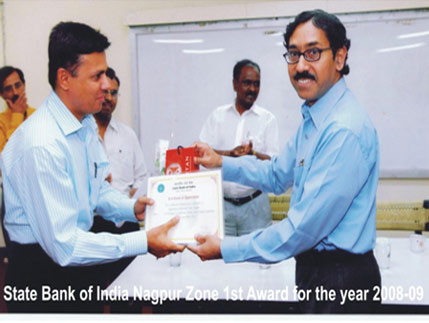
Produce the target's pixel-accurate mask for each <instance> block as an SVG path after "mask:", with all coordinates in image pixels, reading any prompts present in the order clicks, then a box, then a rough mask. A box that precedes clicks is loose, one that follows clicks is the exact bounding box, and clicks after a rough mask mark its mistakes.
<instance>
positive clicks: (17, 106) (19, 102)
mask: <svg viewBox="0 0 429 323" xmlns="http://www.w3.org/2000/svg"><path fill="white" fill-rule="evenodd" d="M6 103H7V105H8V106H9V108H10V109H11V110H12V112H15V113H24V112H25V111H26V110H27V97H26V96H25V93H24V94H22V95H21V96H19V97H18V99H16V101H15V102H12V100H10V99H7V100H6Z"/></svg>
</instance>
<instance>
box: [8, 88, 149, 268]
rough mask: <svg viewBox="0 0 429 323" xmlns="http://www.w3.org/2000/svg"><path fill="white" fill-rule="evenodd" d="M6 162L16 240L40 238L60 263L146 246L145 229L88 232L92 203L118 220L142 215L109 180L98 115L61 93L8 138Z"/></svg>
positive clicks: (132, 252) (94, 259) (111, 256)
mask: <svg viewBox="0 0 429 323" xmlns="http://www.w3.org/2000/svg"><path fill="white" fill-rule="evenodd" d="M1 168H2V176H3V189H4V199H5V205H6V215H5V220H4V223H5V227H6V230H7V231H8V233H9V236H10V239H11V240H12V241H15V242H18V243H20V244H33V243H38V244H40V246H41V247H42V248H43V250H44V251H45V252H46V253H47V254H48V255H49V256H50V257H51V258H52V259H53V260H54V261H55V262H56V263H58V264H60V265H61V266H66V265H79V264H96V263H103V262H108V261H112V260H115V259H118V258H121V257H129V256H135V255H137V254H142V253H146V252H147V238H146V233H145V232H144V231H137V232H132V233H127V234H122V235H115V234H110V233H97V234H95V233H92V232H88V230H89V229H90V228H91V226H92V224H93V217H94V210H96V212H97V213H98V214H100V215H102V216H103V217H104V218H107V219H109V220H112V221H114V222H119V221H121V220H127V221H137V220H136V218H135V215H134V204H135V200H132V199H129V198H127V197H126V196H124V195H122V194H121V193H119V192H118V191H116V190H114V189H112V188H111V187H110V185H109V184H108V183H107V182H106V181H105V178H106V176H107V171H108V170H107V168H108V160H107V157H106V155H105V153H104V149H103V146H102V144H101V142H100V140H99V137H98V134H97V125H96V123H95V120H94V118H93V117H92V116H91V115H88V116H85V117H84V118H83V120H82V122H79V120H78V119H76V118H75V117H74V116H73V114H72V113H71V112H70V110H69V109H68V108H67V107H66V106H65V105H64V104H63V102H62V101H61V100H60V98H59V97H58V96H57V95H56V93H55V92H53V91H52V92H51V93H50V95H49V96H48V98H47V99H46V101H45V102H44V103H43V104H42V105H41V106H40V107H39V108H38V109H37V110H36V112H35V113H34V114H33V115H32V116H31V117H30V118H29V119H28V120H27V121H26V122H24V123H23V124H22V125H21V126H20V127H19V128H18V129H17V130H16V131H15V132H14V134H13V135H12V137H11V138H10V139H9V141H8V143H7V145H6V148H5V149H4V150H3V152H2V156H1Z"/></svg>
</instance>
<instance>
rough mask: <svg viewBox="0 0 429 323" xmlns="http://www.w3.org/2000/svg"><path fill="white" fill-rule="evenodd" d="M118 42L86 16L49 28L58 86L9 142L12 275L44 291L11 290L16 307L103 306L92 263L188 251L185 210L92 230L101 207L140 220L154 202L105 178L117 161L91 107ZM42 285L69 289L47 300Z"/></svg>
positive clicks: (6, 176)
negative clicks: (115, 229)
mask: <svg viewBox="0 0 429 323" xmlns="http://www.w3.org/2000/svg"><path fill="white" fill-rule="evenodd" d="M109 45H110V43H109V41H108V40H107V38H106V37H105V36H104V35H102V34H101V33H100V32H98V31H96V30H94V29H93V28H91V27H89V26H87V25H84V24H80V23H74V22H67V23H59V24H58V25H56V26H55V27H54V28H53V30H52V32H51V35H50V38H49V83H50V84H51V86H52V89H53V91H51V93H50V94H49V96H48V98H47V99H46V100H45V102H44V103H43V104H42V105H41V106H40V107H39V108H38V109H37V111H36V112H35V113H34V114H33V116H32V118H31V119H29V120H28V121H27V122H26V123H24V124H23V125H22V126H21V127H20V128H19V129H18V130H17V131H15V133H14V134H13V136H12V137H11V139H10V140H9V142H8V144H7V145H6V148H5V149H4V151H3V154H2V160H1V167H2V173H3V185H4V200H5V207H6V214H5V219H4V225H5V228H6V230H7V232H8V234H9V237H10V240H11V245H10V246H9V248H10V262H9V266H8V271H7V277H6V285H7V286H10V288H15V289H16V290H24V289H25V288H27V287H28V288H29V289H31V290H35V291H36V292H37V297H36V299H35V301H33V300H31V299H24V301H20V300H18V299H16V298H12V299H11V300H10V302H9V303H8V310H9V311H10V312H14V311H17V312H87V311H99V310H101V309H102V307H99V306H98V304H92V303H91V302H90V301H88V300H86V301H85V300H84V299H81V298H80V297H79V294H80V292H79V291H80V290H84V289H86V290H87V291H90V290H92V291H94V292H95V290H96V289H97V286H98V284H97V283H98V282H97V277H98V273H97V272H95V270H94V268H93V267H92V266H91V265H96V264H101V263H108V262H111V261H114V260H117V259H119V258H123V257H132V256H136V255H139V254H145V253H147V252H150V253H152V254H154V255H155V256H156V257H163V256H165V255H167V254H169V253H170V252H177V251H183V246H178V245H176V244H174V243H173V242H172V241H171V240H169V239H168V237H167V233H168V230H169V229H170V228H171V227H173V226H174V225H175V224H176V223H177V221H178V219H177V218H176V219H173V220H171V221H170V222H168V223H167V224H165V225H162V226H160V227H157V228H154V229H153V230H150V231H148V232H145V231H136V232H130V233H126V234H120V235H119V234H110V233H92V232H89V229H90V227H91V225H92V223H93V217H94V211H96V212H97V214H99V215H101V216H103V217H105V218H106V219H109V220H111V221H113V222H119V221H124V220H126V221H135V222H136V221H138V220H143V218H144V214H145V207H146V205H148V204H149V205H151V204H153V203H154V201H153V200H151V199H148V198H146V197H140V198H139V199H138V200H137V201H136V200H135V199H130V198H128V197H126V196H124V195H123V194H121V193H119V192H118V191H116V190H114V189H113V188H111V186H110V185H109V184H108V183H107V182H106V181H105V178H106V177H107V175H108V165H109V163H108V159H107V157H106V155H105V153H104V149H103V146H102V144H101V142H100V140H99V137H98V135H97V125H96V123H95V120H94V118H93V116H92V114H93V113H96V112H98V111H100V109H101V106H102V103H103V100H104V94H103V90H104V89H106V87H107V79H106V75H105V72H106V70H107V63H106V55H105V52H104V51H105V49H106V48H107V47H108V46H109ZM91 286H92V288H91ZM43 288H44V289H45V290H46V289H47V288H49V289H50V290H58V291H68V293H66V296H67V297H66V298H65V299H61V300H60V301H58V300H52V299H51V300H50V301H43V298H42V290H43ZM73 291H75V292H73ZM94 295H95V294H94ZM94 298H95V297H93V298H92V299H93V300H94Z"/></svg>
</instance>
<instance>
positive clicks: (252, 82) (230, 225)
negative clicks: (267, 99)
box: [200, 59, 278, 236]
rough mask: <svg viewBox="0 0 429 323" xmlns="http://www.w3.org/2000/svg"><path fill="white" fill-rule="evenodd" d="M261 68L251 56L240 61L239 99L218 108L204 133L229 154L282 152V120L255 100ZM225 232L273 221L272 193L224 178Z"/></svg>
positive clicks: (203, 138)
mask: <svg viewBox="0 0 429 323" xmlns="http://www.w3.org/2000/svg"><path fill="white" fill-rule="evenodd" d="M260 73H261V72H260V68H259V66H258V64H256V63H255V62H252V61H251V60H248V59H244V60H241V61H239V62H238V63H237V64H236V65H235V66H234V70H233V82H232V83H233V88H234V91H235V92H236V93H237V95H236V99H235V102H234V103H232V104H227V105H223V106H220V107H218V108H216V109H215V110H214V111H213V112H212V113H211V114H210V116H209V117H208V119H207V120H206V122H205V123H204V125H203V128H202V130H201V133H200V140H201V141H203V142H207V143H209V144H210V145H211V146H212V147H213V148H214V149H215V150H216V152H218V153H219V154H222V155H225V156H233V157H238V156H243V155H246V154H248V155H254V156H256V158H258V159H271V156H273V155H276V154H278V124H277V119H276V118H275V116H274V115H273V114H272V113H271V112H269V111H268V110H266V109H264V108H261V107H260V106H258V105H256V104H254V103H255V101H256V99H257V97H258V94H259V89H260ZM223 191H224V200H225V203H224V211H225V212H224V215H225V234H226V235H230V236H231V235H232V236H239V235H244V234H247V233H250V232H252V231H253V230H255V229H259V228H265V227H267V226H269V225H270V224H271V222H272V220H271V219H272V215H271V208H270V203H269V199H268V195H267V194H264V193H262V192H261V191H259V190H255V189H253V188H250V187H247V186H243V185H240V184H235V183H232V182H226V181H225V182H224V184H223Z"/></svg>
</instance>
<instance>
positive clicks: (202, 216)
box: [145, 170, 224, 244]
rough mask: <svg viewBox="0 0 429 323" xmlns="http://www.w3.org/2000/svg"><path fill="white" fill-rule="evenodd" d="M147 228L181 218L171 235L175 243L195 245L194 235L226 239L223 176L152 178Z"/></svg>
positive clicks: (202, 174)
mask: <svg viewBox="0 0 429 323" xmlns="http://www.w3.org/2000/svg"><path fill="white" fill-rule="evenodd" d="M147 196H148V197H150V198H152V199H154V200H155V204H154V205H152V206H147V207H146V216H145V229H146V230H150V229H151V228H154V227H156V226H158V225H161V224H163V223H165V222H167V221H168V220H170V219H171V218H173V217H175V216H176V215H178V216H179V217H180V221H179V223H178V224H177V225H176V226H175V227H173V228H172V229H171V230H170V232H169V237H170V238H171V239H172V240H173V241H174V242H176V243H181V244H190V243H195V242H196V241H195V239H194V236H195V234H202V235H206V234H216V235H217V236H218V237H219V238H221V239H222V238H223V236H224V224H223V193H222V174H221V171H220V170H214V171H207V172H195V173H185V174H177V175H166V176H158V177H150V178H149V179H148V189H147Z"/></svg>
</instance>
